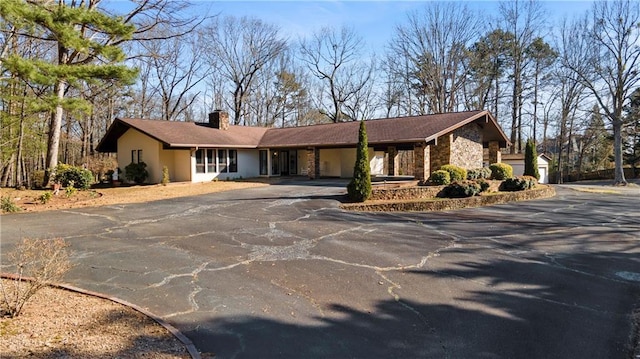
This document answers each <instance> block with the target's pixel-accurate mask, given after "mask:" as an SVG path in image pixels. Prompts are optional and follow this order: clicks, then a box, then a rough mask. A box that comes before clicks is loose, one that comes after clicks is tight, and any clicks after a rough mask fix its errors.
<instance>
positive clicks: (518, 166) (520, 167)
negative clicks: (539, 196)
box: [502, 153, 551, 183]
mask: <svg viewBox="0 0 640 359" xmlns="http://www.w3.org/2000/svg"><path fill="white" fill-rule="evenodd" d="M502 162H504V163H507V164H509V165H511V167H513V175H514V176H522V175H523V174H524V153H516V154H503V155H502ZM550 163H551V158H549V156H547V155H545V154H540V155H538V173H539V174H540V179H539V180H538V182H540V183H549V164H550Z"/></svg>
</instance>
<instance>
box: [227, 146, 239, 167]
mask: <svg viewBox="0 0 640 359" xmlns="http://www.w3.org/2000/svg"><path fill="white" fill-rule="evenodd" d="M229 172H238V150H229Z"/></svg>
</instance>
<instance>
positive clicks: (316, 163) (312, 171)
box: [307, 147, 320, 179]
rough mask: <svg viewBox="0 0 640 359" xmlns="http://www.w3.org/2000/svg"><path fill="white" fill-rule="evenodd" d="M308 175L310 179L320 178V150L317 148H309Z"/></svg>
mask: <svg viewBox="0 0 640 359" xmlns="http://www.w3.org/2000/svg"><path fill="white" fill-rule="evenodd" d="M307 175H308V176H309V179H316V178H318V177H320V149H318V148H316V147H309V148H307Z"/></svg>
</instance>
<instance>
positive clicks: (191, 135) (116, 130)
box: [96, 118, 268, 152]
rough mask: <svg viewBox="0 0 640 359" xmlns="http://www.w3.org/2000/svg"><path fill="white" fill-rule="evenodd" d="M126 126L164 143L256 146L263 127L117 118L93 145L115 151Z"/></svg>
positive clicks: (174, 146)
mask: <svg viewBox="0 0 640 359" xmlns="http://www.w3.org/2000/svg"><path fill="white" fill-rule="evenodd" d="M129 128H134V129H136V130H138V131H140V132H142V133H144V134H146V135H148V136H150V137H152V138H155V139H156V140H158V141H160V142H162V143H163V144H164V145H165V146H166V147H173V148H190V147H212V146H215V147H236V148H256V147H257V146H258V143H259V142H260V139H261V138H262V136H263V135H264V133H265V132H266V131H267V130H268V129H267V128H265V127H248V126H229V129H228V130H219V129H217V128H212V127H208V126H203V125H199V124H196V123H194V122H179V121H160V120H143V119H138V118H122V119H116V121H114V123H113V124H112V125H111V127H110V128H109V130H108V131H107V134H105V136H104V137H103V139H102V140H101V141H100V143H99V144H98V146H97V147H96V149H97V150H98V151H100V152H116V150H117V147H116V146H117V145H116V143H117V140H118V138H119V137H120V136H122V135H123V134H124V133H125V132H126V131H127V130H128V129H129Z"/></svg>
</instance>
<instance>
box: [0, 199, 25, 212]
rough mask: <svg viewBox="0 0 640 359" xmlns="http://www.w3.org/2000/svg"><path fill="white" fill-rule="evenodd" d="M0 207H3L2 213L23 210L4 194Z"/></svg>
mask: <svg viewBox="0 0 640 359" xmlns="http://www.w3.org/2000/svg"><path fill="white" fill-rule="evenodd" d="M0 209H2V213H15V212H20V211H21V210H22V209H21V208H20V207H18V205H16V204H15V202H13V199H11V197H9V196H4V197H2V198H1V199H0Z"/></svg>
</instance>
